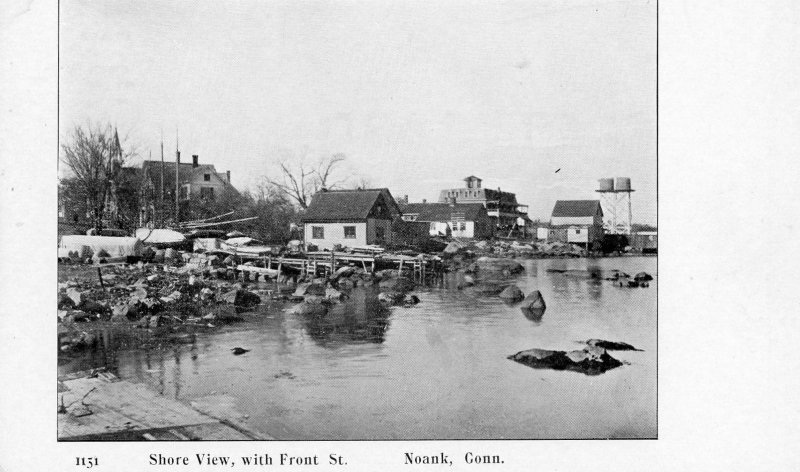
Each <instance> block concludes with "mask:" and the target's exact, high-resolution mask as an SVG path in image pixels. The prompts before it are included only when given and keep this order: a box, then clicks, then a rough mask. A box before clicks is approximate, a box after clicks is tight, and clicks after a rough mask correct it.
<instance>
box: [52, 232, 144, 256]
mask: <svg viewBox="0 0 800 472" xmlns="http://www.w3.org/2000/svg"><path fill="white" fill-rule="evenodd" d="M143 249H144V245H143V244H142V241H141V240H140V239H139V238H131V237H124V238H123V237H113V236H84V235H81V234H74V235H65V236H62V237H61V241H60V242H59V243H58V257H61V258H67V257H70V253H73V254H75V253H77V255H78V256H80V257H85V256H87V255H88V252H91V254H92V255H98V254H100V252H101V251H104V252H105V253H106V254H108V256H107V257H139V256H141V255H142V250H143Z"/></svg>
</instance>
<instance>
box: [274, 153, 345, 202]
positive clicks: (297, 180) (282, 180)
mask: <svg viewBox="0 0 800 472" xmlns="http://www.w3.org/2000/svg"><path fill="white" fill-rule="evenodd" d="M345 159H346V156H345V155H344V154H334V155H332V156H330V157H327V158H321V159H319V160H318V161H317V162H316V163H314V164H312V165H309V164H307V163H305V162H304V161H303V160H302V159H299V160H297V161H295V162H292V161H290V160H288V159H283V160H280V161H278V168H279V169H280V176H279V177H277V178H272V177H265V180H266V181H267V183H268V184H270V185H272V186H274V187H275V188H277V189H278V190H279V191H280V192H281V193H283V194H284V195H285V196H286V197H288V198H289V199H291V200H293V201H295V202H297V204H298V205H300V208H302V209H306V208H308V205H309V203H311V197H312V196H313V195H314V194H315V193H317V192H318V191H320V190H322V189H323V188H325V189H334V188H337V187H338V186H339V185H341V183H342V181H341V180H333V175H334V173H335V171H336V168H337V166H338V165H339V164H340V163H341V162H343V161H344V160H345Z"/></svg>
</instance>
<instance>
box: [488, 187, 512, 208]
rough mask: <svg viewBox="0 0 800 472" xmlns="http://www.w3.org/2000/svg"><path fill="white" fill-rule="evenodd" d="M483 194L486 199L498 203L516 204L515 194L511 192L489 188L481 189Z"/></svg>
mask: <svg viewBox="0 0 800 472" xmlns="http://www.w3.org/2000/svg"><path fill="white" fill-rule="evenodd" d="M483 195H484V196H485V198H486V200H487V201H497V202H500V203H513V204H515V205H516V204H517V194H515V193H512V192H505V191H501V190H494V189H491V188H486V189H483Z"/></svg>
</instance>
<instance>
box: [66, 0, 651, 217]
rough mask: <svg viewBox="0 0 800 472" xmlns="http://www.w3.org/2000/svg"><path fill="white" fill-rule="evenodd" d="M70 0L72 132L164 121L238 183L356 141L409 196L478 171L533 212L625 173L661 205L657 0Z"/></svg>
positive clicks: (380, 181) (427, 194) (636, 200)
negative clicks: (86, 126)
mask: <svg viewBox="0 0 800 472" xmlns="http://www.w3.org/2000/svg"><path fill="white" fill-rule="evenodd" d="M60 5H61V18H60V20H61V22H60V126H61V135H62V136H65V135H66V132H67V130H68V128H70V127H71V126H73V125H76V124H83V123H87V122H111V123H112V124H116V125H117V126H118V128H119V130H120V134H126V135H128V143H130V144H133V145H135V146H136V147H137V148H138V150H139V156H140V159H141V158H147V156H148V152H149V151H152V156H153V158H154V159H158V158H159V157H160V154H159V152H160V151H159V141H160V136H161V130H162V129H163V131H164V145H165V148H166V156H165V158H166V159H167V160H174V150H175V134H176V131H175V130H176V128H177V129H179V132H180V147H181V155H182V159H184V160H188V159H191V157H190V156H191V155H192V154H199V155H200V161H201V162H202V163H213V164H215V165H216V167H217V170H218V171H220V172H224V171H225V170H230V171H231V173H232V176H231V177H232V181H233V183H234V185H235V186H237V187H239V188H242V189H244V188H248V187H250V186H252V185H255V184H256V183H257V182H258V180H259V177H260V176H262V175H264V174H266V173H268V172H271V171H273V170H274V167H273V166H271V165H270V163H271V162H273V161H274V160H275V159H276V158H279V157H283V156H294V157H296V158H299V157H301V156H308V158H313V157H316V156H323V155H331V154H335V153H343V154H345V155H346V156H347V168H346V169H343V170H345V171H347V172H351V173H354V174H358V175H359V176H365V177H367V178H368V179H369V180H370V181H371V183H372V184H373V185H374V186H379V187H388V188H389V189H390V190H391V191H392V193H393V194H394V195H395V196H396V197H397V196H402V195H409V197H410V199H411V201H421V200H422V199H423V198H425V199H428V200H429V201H430V200H435V199H436V198H437V197H438V194H439V190H440V189H442V188H450V187H458V186H461V184H462V181H461V179H463V178H464V177H466V176H468V175H471V174H474V175H477V176H479V177H481V178H483V179H484V182H483V183H484V186H485V187H490V188H497V187H501V188H502V189H503V190H508V191H511V192H516V194H517V199H518V200H519V201H520V203H526V204H529V205H530V214H531V217H532V218H534V219H535V218H537V217H542V218H544V219H549V214H550V211H551V210H552V208H553V204H554V203H555V200H557V199H590V198H597V194H596V193H595V192H594V191H593V190H594V189H595V188H597V179H599V178H601V177H615V176H627V177H631V179H632V184H633V187H634V188H635V189H636V190H637V191H636V192H635V193H634V194H633V213H634V220H635V221H637V222H645V223H654V222H655V219H656V193H655V186H656V18H655V14H656V5H655V2H649V1H592V2H586V1H569V2H563V1H530V0H525V1H505V2H499V1H480V2H468V1H447V2H445V1H436V2H428V1H426V2H412V1H402V2H390V1H380V2H378V1H344V0H342V1H306V2H297V1H289V2H265V1H225V2H219V1H208V2H206V1H192V2H184V1H173V2H157V1H148V2H142V1H102V2H98V1H95V0H62V1H61V2H60ZM559 168H560V169H561V171H560V172H558V173H555V171H556V169H559Z"/></svg>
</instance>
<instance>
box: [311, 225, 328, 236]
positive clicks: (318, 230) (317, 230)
mask: <svg viewBox="0 0 800 472" xmlns="http://www.w3.org/2000/svg"><path fill="white" fill-rule="evenodd" d="M311 239H325V228H323V227H322V226H312V227H311Z"/></svg>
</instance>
